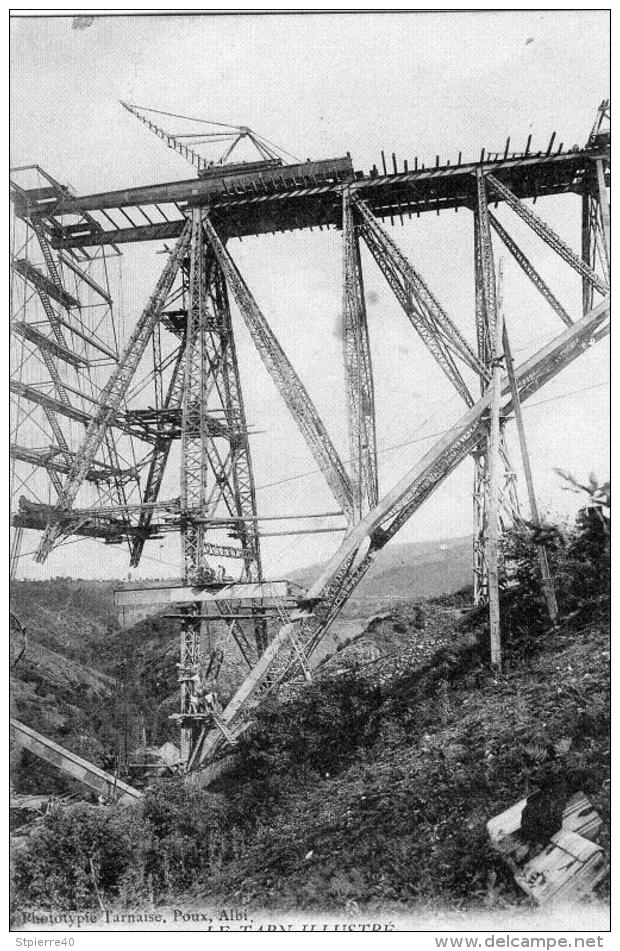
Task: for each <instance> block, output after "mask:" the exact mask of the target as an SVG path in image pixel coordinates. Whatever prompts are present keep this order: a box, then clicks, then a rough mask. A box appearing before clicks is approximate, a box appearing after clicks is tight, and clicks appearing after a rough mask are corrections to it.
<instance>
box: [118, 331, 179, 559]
mask: <svg viewBox="0 0 620 951" xmlns="http://www.w3.org/2000/svg"><path fill="white" fill-rule="evenodd" d="M184 362H185V345H184V343H182V344H181V346H180V347H179V353H178V356H177V358H176V361H175V364H174V367H173V369H172V376H171V377H170V382H169V383H168V390H167V392H166V396H165V398H164V400H163V409H164V410H167V409H180V407H181V402H182V397H183V387H182V383H183V377H184ZM171 446H172V440H171V439H169V438H168V437H167V436H158V437H157V438H156V440H155V445H154V446H153V454H152V456H151V461H150V464H149V470H148V473H147V477H146V484H145V487H144V494H143V496H142V501H143V502H147V503H148V502H156V501H157V498H158V496H159V490H160V489H161V484H162V481H163V478H164V472H165V470H166V463H167V462H168V456H169V455H170V449H171ZM152 519H153V510H152V509H150V508H143V509H142V511H141V512H140V516H139V520H138V528H139V529H140V530H141V532H143V533H144V534H141V535H138V536H137V537H136V538H134V539H132V541H131V542H130V545H129V551H130V556H131V557H130V561H129V564H130V566H131V567H132V568H136V567H137V566H138V565H139V564H140V558H141V557H142V552H143V551H144V545H145V542H146V536H147V534H148V530H149V528H150V525H151V521H152Z"/></svg>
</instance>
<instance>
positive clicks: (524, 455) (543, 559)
mask: <svg viewBox="0 0 620 951" xmlns="http://www.w3.org/2000/svg"><path fill="white" fill-rule="evenodd" d="M503 340H504V359H505V363H506V370H507V371H508V379H509V380H510V392H511V393H512V406H513V411H514V414H515V422H516V424H517V432H518V434H519V446H520V447H521V460H522V462H523V474H524V475H525V484H526V486H527V495H528V500H529V503H530V517H531V521H532V524H533V525H535V526H536V528H540V526H541V523H540V514H539V511H538V503H537V502H536V493H535V492H534V479H533V477H532V467H531V465H530V454H529V450H528V448H527V441H526V438H525V427H524V425H523V413H522V411H521V400H520V398H519V388H518V386H517V381H516V378H515V370H514V363H513V360H512V351H511V349H510V341H509V340H508V331H507V329H506V321H505V320H504V322H503ZM537 547H538V561H539V564H540V575H541V583H542V589H543V594H544V596H545V601H546V602H547V610H548V611H549V617H550V619H551V621H552V623H553V624H555V622H556V621H557V617H558V603H557V600H556V597H555V589H554V586H553V579H552V577H551V572H550V571H549V560H548V558H547V549H546V548H545V546H544V545H543V544H539V545H538V546H537Z"/></svg>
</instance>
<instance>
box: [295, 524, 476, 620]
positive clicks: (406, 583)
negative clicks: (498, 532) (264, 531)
mask: <svg viewBox="0 0 620 951" xmlns="http://www.w3.org/2000/svg"><path fill="white" fill-rule="evenodd" d="M322 568H323V565H322V564H316V565H310V566H309V567H308V568H304V569H302V570H300V571H297V572H293V573H292V574H291V576H290V577H291V580H293V581H296V582H297V583H298V584H301V585H303V586H304V587H309V586H310V585H311V584H312V583H313V582H314V581H315V580H316V579H317V578H318V577H319V575H320V573H321V570H322ZM469 584H471V537H470V536H467V537H465V538H447V539H443V540H439V541H432V542H410V543H408V544H404V545H388V546H387V547H386V548H385V549H384V550H383V551H382V552H381V553H380V554H379V555H378V556H377V560H376V561H375V563H374V565H373V566H372V568H370V570H369V571H368V574H367V575H366V576H365V578H364V579H363V581H362V582H361V583H360V585H359V587H358V588H357V589H356V590H355V593H354V594H353V596H352V597H351V599H350V600H349V601H348V602H347V604H346V606H345V609H344V611H343V615H342V616H343V617H344V618H356V617H361V618H365V617H370V616H371V615H373V614H375V613H377V612H381V611H383V610H386V609H388V608H389V607H390V606H391V605H393V604H394V602H395V601H402V600H407V601H410V600H412V599H415V598H435V597H438V596H439V595H441V594H454V593H455V592H456V591H460V590H461V589H462V588H464V587H466V586H467V585H469Z"/></svg>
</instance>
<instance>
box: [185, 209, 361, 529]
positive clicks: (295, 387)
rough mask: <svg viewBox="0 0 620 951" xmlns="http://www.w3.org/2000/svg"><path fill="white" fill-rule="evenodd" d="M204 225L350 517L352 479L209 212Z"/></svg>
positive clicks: (256, 339) (272, 369) (293, 411)
mask: <svg viewBox="0 0 620 951" xmlns="http://www.w3.org/2000/svg"><path fill="white" fill-rule="evenodd" d="M203 221H204V228H205V232H206V235H207V238H208V240H209V242H210V243H211V246H212V248H213V251H214V253H215V256H216V257H217V260H218V263H219V265H220V267H221V269H222V272H223V274H224V277H225V280H226V283H227V285H228V287H229V289H230V291H231V292H232V294H233V297H234V298H235V301H236V303H237V306H238V307H239V310H240V312H241V316H242V317H243V319H244V321H245V324H246V326H247V327H248V330H249V331H250V334H251V336H252V339H253V340H254V343H255V345H256V348H257V350H258V353H259V355H260V357H261V359H262V361H263V363H264V365H265V367H266V369H267V371H268V373H269V375H270V376H271V378H272V380H273V381H274V383H275V385H276V387H277V389H278V391H279V393H280V395H281V396H282V398H283V400H284V402H285V404H286V406H287V408H288V410H289V412H290V413H291V415H292V417H293V419H294V420H295V422H296V423H297V426H298V428H299V430H300V432H301V434H302V435H303V437H304V439H305V441H306V443H307V445H308V448H309V449H310V451H311V453H312V455H313V457H314V459H315V461H316V463H317V465H318V467H319V469H320V471H321V472H322V473H323V476H324V477H325V480H326V482H327V484H328V485H329V487H330V489H331V490H332V492H333V494H334V497H335V498H336V500H337V501H338V502H339V504H340V505H341V507H342V509H343V511H344V512H345V514H346V515H347V517H348V518H349V519H351V517H352V513H353V493H352V489H351V483H350V480H349V477H348V476H347V473H346V471H345V468H344V466H343V464H342V461H341V460H340V457H339V455H338V453H337V452H336V449H335V447H334V445H333V443H332V441H331V439H330V437H329V435H328V432H327V430H326V429H325V426H324V425H323V422H322V420H321V418H320V417H319V414H318V413H317V411H316V408H315V406H314V404H313V403H312V400H311V399H310V396H309V395H308V392H307V390H306V388H305V387H304V385H303V383H302V382H301V380H300V378H299V377H298V376H297V373H296V372H295V370H294V368H293V366H292V365H291V363H290V362H289V360H288V358H287V357H286V355H285V353H284V351H283V350H282V347H281V346H280V344H279V342H278V340H277V339H276V337H275V335H274V333H273V331H272V330H271V328H270V326H269V324H268V323H267V321H266V319H265V317H264V315H263V313H262V311H261V310H260V308H259V306H258V304H257V303H256V300H255V299H254V297H253V296H252V294H251V292H250V290H249V289H248V287H247V285H246V283H245V281H244V280H243V278H242V276H241V274H240V273H239V270H238V268H237V266H236V264H235V262H234V261H233V259H232V258H231V256H230V254H229V253H228V251H227V249H226V248H225V246H224V244H223V242H222V240H221V239H220V237H219V235H218V233H217V231H216V230H215V228H214V227H213V224H212V223H211V220H210V218H209V216H208V215H207V214H206V213H204V219H203Z"/></svg>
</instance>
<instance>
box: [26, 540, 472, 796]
mask: <svg viewBox="0 0 620 951" xmlns="http://www.w3.org/2000/svg"><path fill="white" fill-rule="evenodd" d="M470 565H471V540H470V539H469V538H456V539H448V540H445V541H437V542H416V543H412V544H405V545H391V546H389V547H387V548H386V549H385V551H383V552H382V553H381V555H380V556H379V558H378V559H377V562H376V563H375V565H373V567H372V568H371V570H370V571H369V572H368V574H367V575H366V577H365V578H364V580H363V582H362V583H361V584H360V586H359V588H358V589H357V591H356V592H355V596H354V597H353V598H352V599H351V600H350V601H349V602H348V604H347V605H346V607H345V610H344V611H343V613H342V615H341V617H340V618H339V619H338V620H337V621H336V622H335V623H334V625H333V626H332V628H331V629H330V631H329V633H328V635H327V636H326V637H325V638H324V640H323V642H322V643H321V644H320V646H319V648H318V650H317V653H316V657H315V660H316V661H321V660H322V659H324V658H325V657H326V656H329V655H332V654H334V653H335V652H336V651H338V650H340V648H341V647H342V646H343V645H345V644H347V643H351V642H352V641H356V642H357V641H358V639H359V638H360V636H361V638H362V642H363V643H359V644H358V646H357V647H356V654H358V653H359V652H360V651H362V653H363V652H364V651H369V650H370V651H374V650H376V649H379V648H378V647H377V645H383V646H382V647H381V648H380V649H381V650H383V649H384V647H385V646H386V644H387V640H388V639H389V638H387V634H388V631H387V629H386V628H385V626H382V627H381V629H380V630H379V629H376V625H375V628H373V627H372V626H371V627H370V628H369V630H368V631H367V632H366V633H365V631H366V628H367V626H368V622H369V620H371V619H372V618H375V617H376V616H377V615H381V614H382V613H384V612H386V611H390V610H391V609H392V608H393V607H394V606H395V604H397V603H398V602H403V601H409V602H411V601H415V600H416V599H422V598H433V597H437V596H439V595H442V594H453V593H454V592H456V591H458V590H460V589H462V588H463V587H465V586H466V585H467V584H468V583H469V581H470V572H471V567H470ZM321 568H322V565H319V564H316V565H311V566H309V567H308V568H306V569H303V570H302V571H297V572H294V573H292V574H290V575H289V577H291V580H294V581H297V583H299V584H301V585H303V586H304V587H308V586H309V585H310V584H311V583H312V582H313V581H314V580H315V578H317V577H318V575H319V574H320V571H321ZM117 584H118V582H117V581H115V580H106V581H89V580H80V579H72V578H54V579H51V580H48V581H18V582H15V583H14V584H13V585H12V588H11V607H12V610H13V611H14V612H15V613H16V615H17V616H18V617H19V619H20V621H21V623H22V624H23V625H24V627H25V628H26V630H27V640H26V644H25V645H24V644H23V642H22V639H21V638H20V637H19V636H14V637H13V643H12V656H13V660H15V659H16V658H17V657H19V659H18V662H17V665H16V666H14V667H12V669H11V699H12V713H13V715H14V716H15V717H17V718H18V719H20V720H23V721H24V722H25V723H26V724H27V725H28V726H31V727H33V728H34V729H38V730H40V731H41V732H43V733H45V734H46V735H47V736H49V737H50V738H51V739H54V740H56V741H57V742H59V743H61V744H62V745H63V746H66V747H68V748H69V749H72V750H73V751H74V752H76V753H78V754H80V755H82V756H85V757H86V758H87V759H90V760H92V761H94V762H96V763H99V764H101V763H102V761H103V758H104V757H105V755H106V754H109V753H110V751H111V749H113V748H116V749H118V748H119V744H121V745H122V746H124V745H125V744H127V746H128V748H129V749H132V748H134V747H135V746H136V745H137V744H138V743H139V739H140V732H141V724H142V723H144V724H145V725H146V730H147V735H148V739H149V742H151V741H152V742H163V741H164V740H166V739H172V740H176V739H177V730H176V727H175V725H174V724H173V723H172V722H171V721H170V720H169V715H170V713H172V712H174V711H175V710H176V707H177V702H178V699H177V698H178V694H177V691H178V684H177V670H176V667H175V664H176V662H177V660H178V650H179V647H178V622H176V621H174V620H170V619H167V618H165V617H163V616H162V615H163V612H162V611H161V608H160V607H158V608H157V611H158V613H153V615H151V616H150V617H146V618H145V617H140V613H138V614H137V615H136V616H135V617H128V618H126V619H125V620H126V622H129V623H128V626H127V627H121V624H120V623H119V616H118V612H117V609H116V608H115V606H114V588H115V586H117ZM219 633H221V632H217V631H216V630H215V629H214V630H213V631H212V636H216V637H217V636H218V634H219ZM24 646H25V650H23V651H22V648H23V647H24ZM228 646H229V647H232V648H233V650H232V653H230V656H229V657H228V659H227V661H226V663H225V664H224V668H223V670H222V674H221V678H220V687H221V691H222V697H223V698H228V697H230V696H231V695H232V694H233V693H234V690H235V687H236V685H237V684H238V683H239V681H240V679H241V678H242V676H243V672H244V665H243V662H242V661H241V658H240V656H239V655H238V653H237V652H236V650H235V649H234V644H233V643H231V642H230V641H229V645H228ZM20 655H21V656H20ZM21 761H22V763H23V765H24V767H28V770H23V771H22V773H21V774H19V773H18V775H16V782H17V784H18V785H19V786H20V789H21V791H24V792H25V791H32V792H38V791H40V789H41V788H42V786H41V784H43V785H45V788H46V789H47V788H49V786H50V782H51V781H52V776H51V775H49V770H48V769H47V768H42V769H40V768H37V769H35V770H34V771H33V770H31V769H30V767H31V766H32V764H31V762H30V758H29V757H28V756H26V757H25V760H24V757H22V760H21ZM18 762H20V761H19V759H18V761H17V763H18ZM17 763H16V762H14V766H15V765H17ZM26 772H28V775H29V777H30V778H29V779H28V780H27V778H26ZM52 785H57V783H56V782H55V781H54V782H53V783H52ZM44 791H45V790H44Z"/></svg>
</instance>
